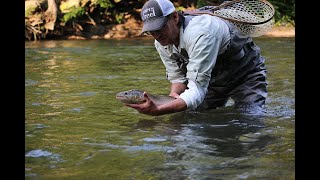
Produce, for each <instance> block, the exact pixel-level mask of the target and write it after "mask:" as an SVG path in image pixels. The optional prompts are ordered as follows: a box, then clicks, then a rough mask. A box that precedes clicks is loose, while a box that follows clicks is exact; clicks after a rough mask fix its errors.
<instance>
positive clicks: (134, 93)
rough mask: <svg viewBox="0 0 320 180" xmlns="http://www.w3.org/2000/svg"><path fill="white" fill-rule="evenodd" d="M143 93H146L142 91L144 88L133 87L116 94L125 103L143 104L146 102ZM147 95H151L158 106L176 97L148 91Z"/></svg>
mask: <svg viewBox="0 0 320 180" xmlns="http://www.w3.org/2000/svg"><path fill="white" fill-rule="evenodd" d="M143 93H144V91H142V90H139V89H131V90H127V91H122V92H118V93H117V94H116V99H118V100H119V101H121V102H122V103H125V104H142V103H144V102H146V99H145V97H144V95H143ZM147 95H148V96H149V98H150V99H151V100H152V102H153V103H154V104H155V105H156V106H160V105H163V104H166V103H169V102H171V101H173V100H175V99H176V98H174V97H171V96H165V95H153V94H150V93H147Z"/></svg>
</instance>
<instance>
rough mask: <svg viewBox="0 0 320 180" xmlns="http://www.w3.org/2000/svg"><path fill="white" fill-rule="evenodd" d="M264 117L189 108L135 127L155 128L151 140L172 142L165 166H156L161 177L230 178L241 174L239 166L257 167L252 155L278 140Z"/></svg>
mask: <svg viewBox="0 0 320 180" xmlns="http://www.w3.org/2000/svg"><path fill="white" fill-rule="evenodd" d="M264 117H265V116H264V115H252V114H241V113H234V112H230V113H226V112H225V111H224V112H223V113H222V112H221V111H217V110H205V111H189V112H181V113H176V114H173V115H171V116H170V117H169V118H168V120H164V119H163V118H162V117H157V118H155V119H156V120H155V121H150V120H145V119H141V120H140V121H139V122H138V123H136V124H135V126H133V127H132V128H134V129H139V130H145V131H150V129H151V130H152V131H155V132H156V133H155V134H156V136H155V137H150V138H149V139H148V142H149V143H152V142H154V143H155V142H157V141H160V140H162V139H166V140H167V141H169V142H170V143H171V148H167V149H166V150H165V151H166V156H167V157H166V162H165V165H164V166H163V167H162V168H159V167H156V168H155V169H154V171H157V172H158V173H159V172H161V173H159V174H161V176H163V177H168V175H170V177H171V178H169V179H176V178H178V179H180V178H191V179H193V178H196V179H199V178H200V179H201V178H209V177H210V178H223V179H228V177H237V176H238V177H239V178H240V177H241V174H238V173H239V172H237V171H236V170H237V169H239V170H240V169H254V168H255V167H254V166H255V164H254V163H251V162H250V161H252V160H251V157H250V156H251V155H252V154H255V153H259V152H262V151H264V149H265V147H266V146H267V145H268V144H269V143H270V142H272V141H273V140H274V137H273V136H271V135H270V134H268V133H263V130H264V128H265V123H264ZM246 176H249V173H248V174H247V175H246Z"/></svg>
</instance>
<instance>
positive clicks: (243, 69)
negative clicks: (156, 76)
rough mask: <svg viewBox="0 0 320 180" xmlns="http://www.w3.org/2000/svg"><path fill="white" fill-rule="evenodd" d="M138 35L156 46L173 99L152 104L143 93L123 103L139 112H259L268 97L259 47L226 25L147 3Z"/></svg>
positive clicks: (156, 0) (161, 2)
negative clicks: (140, 99)
mask: <svg viewBox="0 0 320 180" xmlns="http://www.w3.org/2000/svg"><path fill="white" fill-rule="evenodd" d="M141 18H142V21H143V29H142V33H145V34H150V35H152V36H153V37H154V39H155V42H154V43H155V47H156V49H157V51H158V53H159V55H160V58H161V60H162V62H163V64H164V65H165V67H166V74H167V79H168V80H169V81H170V82H171V83H172V84H171V92H170V94H169V95H170V96H173V97H175V98H176V99H175V100H174V101H172V102H170V103H167V104H164V105H161V106H156V105H155V104H154V103H153V102H152V100H150V98H149V97H148V95H147V94H146V93H145V98H146V100H147V101H146V102H145V103H143V104H127V106H129V107H132V108H134V109H136V110H137V111H138V112H140V113H144V114H149V115H162V114H167V113H174V112H179V111H184V110H187V109H191V110H195V109H200V108H206V109H209V108H217V107H223V106H225V105H226V103H227V101H228V99H229V98H232V99H233V100H234V102H235V104H234V107H235V108H237V109H242V110H246V111H247V112H255V113H256V112H257V111H262V108H263V106H264V104H265V99H266V97H267V81H266V68H265V65H264V58H263V57H262V56H260V48H259V47H257V46H256V45H255V44H254V42H252V39H251V37H248V36H245V35H243V34H242V33H241V32H240V30H239V29H237V28H236V27H235V26H233V24H231V23H230V22H228V21H226V20H223V19H221V18H218V17H215V16H211V15H208V14H204V15H198V16H190V15H183V14H182V13H179V12H177V11H176V10H175V7H174V5H173V4H172V3H171V2H170V1H169V0H149V1H148V2H146V3H145V4H144V6H143V8H142V11H141Z"/></svg>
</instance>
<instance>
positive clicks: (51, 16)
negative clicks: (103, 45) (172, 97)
mask: <svg viewBox="0 0 320 180" xmlns="http://www.w3.org/2000/svg"><path fill="white" fill-rule="evenodd" d="M145 1H146V0H142V1H131V0H129V1H123V0H114V1H109V0H101V1H92V0H63V1H62V0H26V1H25V41H35V40H69V39H79V40H81V39H83V40H86V39H122V38H150V37H145V36H141V35H140V32H141V29H142V22H141V20H140V12H141V7H142V5H143V4H144V2H145ZM223 1H224V0H210V3H211V4H210V5H219V4H221V3H222V2H223ZM269 1H270V2H271V3H273V5H274V7H275V12H276V13H275V16H274V21H275V24H274V26H273V28H272V29H271V30H270V31H269V32H267V33H265V34H264V35H263V36H268V37H295V23H294V11H292V8H293V7H294V5H295V4H294V2H291V1H292V0H269ZM172 2H174V3H175V5H176V7H177V10H183V9H186V10H192V9H195V8H196V6H200V7H202V6H203V5H207V4H208V3H209V1H204V0H196V1H185V0H172ZM191 2H193V3H191ZM203 3H205V4H203Z"/></svg>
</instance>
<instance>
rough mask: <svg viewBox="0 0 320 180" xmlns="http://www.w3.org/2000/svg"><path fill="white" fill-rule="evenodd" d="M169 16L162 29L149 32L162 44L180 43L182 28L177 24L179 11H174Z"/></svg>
mask: <svg viewBox="0 0 320 180" xmlns="http://www.w3.org/2000/svg"><path fill="white" fill-rule="evenodd" d="M167 18H168V19H167V22H166V23H165V24H164V25H163V27H162V28H161V29H159V30H157V31H150V32H148V34H151V35H152V36H153V38H154V39H156V40H157V41H158V42H159V43H160V44H161V45H162V46H166V45H168V44H177V43H179V32H180V29H179V26H178V25H177V22H178V21H179V19H178V18H179V16H178V14H177V13H174V14H171V15H169V16H168V17H167Z"/></svg>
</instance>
